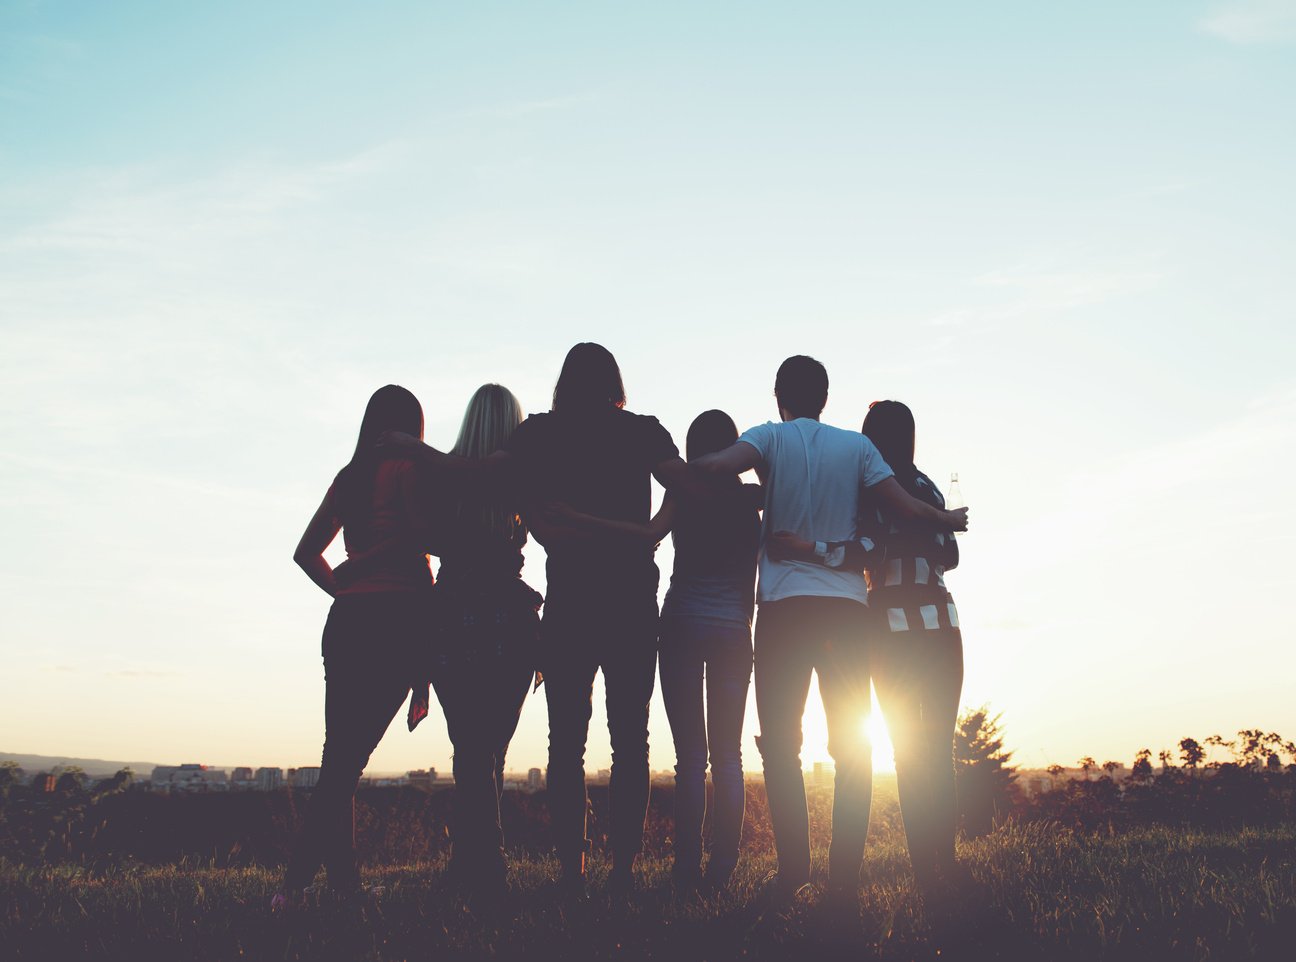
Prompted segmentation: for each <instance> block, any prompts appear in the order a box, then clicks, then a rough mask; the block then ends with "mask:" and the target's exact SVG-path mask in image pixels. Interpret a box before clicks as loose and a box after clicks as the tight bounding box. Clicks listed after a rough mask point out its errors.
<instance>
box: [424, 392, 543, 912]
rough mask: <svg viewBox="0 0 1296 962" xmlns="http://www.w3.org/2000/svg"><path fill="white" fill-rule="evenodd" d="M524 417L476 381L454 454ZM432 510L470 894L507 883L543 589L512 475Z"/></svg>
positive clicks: (461, 851) (460, 848)
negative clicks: (516, 769) (508, 837)
mask: <svg viewBox="0 0 1296 962" xmlns="http://www.w3.org/2000/svg"><path fill="white" fill-rule="evenodd" d="M521 423H522V406H521V405H520V404H519V403H518V400H517V398H516V397H514V396H513V394H512V393H511V392H510V391H509V390H508V389H507V388H504V387H501V386H500V385H498V384H485V385H482V386H481V387H480V388H478V389H477V391H476V393H474V394H473V396H472V400H471V401H469V403H468V410H467V412H466V413H465V414H464V420H463V426H462V428H460V431H459V439H458V441H456V442H455V446H454V448H453V450H452V452H451V453H452V454H456V455H459V456H460V457H465V458H485V457H489V456H490V455H491V454H494V453H495V452H496V451H498V450H500V449H501V448H503V446H504V443H505V442H506V441H507V440H508V439H509V437H510V436H511V435H512V434H513V432H514V431H515V430H516V429H517V426H518V425H519V424H521ZM461 487H462V488H463V490H462V491H461V492H460V494H459V495H458V496H457V497H452V498H447V499H445V500H444V501H443V502H442V503H441V505H440V510H438V511H436V512H435V514H434V529H435V531H436V532H437V539H436V540H437V544H438V546H439V548H440V551H439V553H440V556H441V568H440V571H439V572H438V578H437V587H436V592H435V596H436V605H435V610H436V625H437V641H436V643H435V645H434V655H433V661H432V685H433V687H434V688H435V689H436V694H437V698H438V699H439V700H440V702H441V708H442V710H443V711H444V712H445V718H446V727H447V729H448V731H449V735H450V741H451V743H452V744H453V745H454V779H455V798H454V812H453V820H452V826H451V827H452V834H451V841H452V843H453V847H452V854H451V857H450V874H451V876H452V877H453V878H454V879H455V880H456V881H457V882H458V883H459V884H460V885H461V886H462V887H463V888H464V890H465V891H466V892H467V893H468V894H469V895H471V896H476V897H479V898H486V899H492V898H498V897H499V896H501V895H502V894H504V892H505V891H506V880H505V876H506V869H505V864H504V848H503V844H504V836H503V833H502V831H501V830H500V816H499V797H500V792H501V791H502V789H503V785H504V781H503V779H504V755H505V752H506V751H507V750H508V744H509V741H510V740H511V739H512V737H513V732H514V731H515V730H516V729H517V724H518V715H519V714H520V713H521V711H522V703H523V701H525V700H526V696H527V689H528V688H530V686H531V682H532V680H533V679H534V677H535V658H536V645H537V642H538V638H539V632H540V617H539V615H538V614H537V612H538V610H539V608H540V604H541V602H542V600H543V599H542V598H541V597H540V595H539V593H538V592H536V591H534V590H533V589H532V588H530V587H529V586H528V585H527V583H526V582H525V581H523V580H522V546H523V545H525V544H526V540H527V531H526V528H525V527H524V526H523V524H522V519H521V518H520V517H519V514H518V503H517V498H516V496H513V495H512V494H511V492H510V491H509V490H508V486H502V485H496V486H495V488H497V489H498V490H492V488H491V486H490V485H489V484H488V485H481V484H478V485H476V486H475V487H474V488H473V489H471V490H469V489H468V487H467V486H466V485H461Z"/></svg>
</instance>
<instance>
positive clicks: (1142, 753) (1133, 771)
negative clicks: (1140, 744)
mask: <svg viewBox="0 0 1296 962" xmlns="http://www.w3.org/2000/svg"><path fill="white" fill-rule="evenodd" d="M1151 777H1152V749H1150V748H1140V749H1139V750H1138V754H1136V755H1135V756H1134V765H1133V767H1131V768H1130V778H1132V779H1134V780H1135V781H1139V782H1146V781H1148V780H1149V779H1150V778H1151Z"/></svg>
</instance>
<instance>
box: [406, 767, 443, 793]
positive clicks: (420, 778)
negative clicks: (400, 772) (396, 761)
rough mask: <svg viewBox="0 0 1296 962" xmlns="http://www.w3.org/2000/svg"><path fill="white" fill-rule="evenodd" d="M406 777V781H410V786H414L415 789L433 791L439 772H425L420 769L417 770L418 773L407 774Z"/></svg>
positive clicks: (432, 769)
mask: <svg viewBox="0 0 1296 962" xmlns="http://www.w3.org/2000/svg"><path fill="white" fill-rule="evenodd" d="M405 777H406V779H408V780H409V784H410V785H412V786H413V787H414V788H421V789H424V790H425V791H426V790H428V789H431V788H432V786H433V785H434V784H435V783H436V780H437V770H436V769H435V768H429V769H427V770H426V771H424V770H423V769H421V768H420V769H417V770H416V771H412V772H406V773H405Z"/></svg>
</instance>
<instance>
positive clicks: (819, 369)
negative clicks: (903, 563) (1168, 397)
mask: <svg viewBox="0 0 1296 962" xmlns="http://www.w3.org/2000/svg"><path fill="white" fill-rule="evenodd" d="M774 394H775V397H776V399H777V401H778V407H779V415H780V418H781V421H780V422H779V423H773V422H771V423H767V424H763V425H759V426H757V427H755V428H752V429H750V430H749V431H747V432H745V433H744V434H743V435H742V437H741V438H740V439H739V441H738V443H737V444H735V445H733V446H731V447H729V448H727V449H725V450H724V451H721V452H719V453H717V454H713V455H709V456H707V457H705V458H700V459H698V460H697V461H694V462H692V464H693V465H694V466H695V467H696V468H697V469H699V470H703V471H708V472H716V473H727V474H737V473H740V472H742V471H745V470H747V469H749V468H755V469H756V470H757V473H758V474H759V475H760V476H761V478H762V481H763V482H764V485H765V515H764V519H763V525H762V552H761V558H760V565H759V573H760V580H759V588H758V592H757V598H758V601H759V604H760V616H759V618H758V619H757V621H756V637H755V675H756V711H757V716H758V719H759V722H760V735H759V736H758V738H757V746H758V747H759V749H760V752H761V759H762V761H763V763H764V769H765V788H766V792H767V795H768V799H769V808H770V820H771V822H772V825H773V828H774V841H775V846H776V848H777V850H778V863H779V867H778V873H777V875H776V876H775V877H773V878H772V879H771V880H770V885H771V889H772V893H773V895H774V896H775V897H776V898H790V897H791V896H792V895H793V894H795V892H796V891H797V890H798V889H799V888H801V886H803V885H805V884H806V883H807V882H808V881H809V879H810V834H809V815H808V811H807V807H806V798H805V783H804V778H803V777H802V772H801V742H802V729H801V718H802V715H803V714H804V712H805V702H806V696H807V695H808V693H809V688H810V678H811V673H812V672H814V673H817V674H818V676H819V692H820V695H821V697H822V699H823V704H824V711H825V714H826V715H827V720H828V752H829V754H830V755H831V756H832V758H833V761H834V763H835V766H836V777H835V781H834V793H833V816H832V844H831V847H830V849H829V853H828V873H829V879H828V882H829V888H830V891H831V892H832V894H833V895H835V896H840V897H844V896H850V897H851V898H854V897H855V896H856V893H857V891H858V885H859V871H860V866H861V864H862V862H863V856H864V840H865V837H866V835H867V834H868V817H869V806H870V802H871V794H872V775H873V769H872V747H871V745H870V744H869V742H868V737H867V734H866V732H865V725H866V722H867V719H868V714H869V702H870V698H869V651H868V647H867V643H866V632H867V620H866V619H867V608H866V605H867V601H868V597H867V588H866V585H865V581H864V576H863V575H862V574H861V573H860V572H859V571H853V570H849V569H847V568H843V567H841V561H842V558H825V559H824V560H828V561H835V562H836V564H823V563H820V562H819V561H809V560H800V559H794V558H790V557H786V556H784V555H783V554H782V553H781V552H780V551H779V550H777V549H778V542H776V541H775V539H774V538H773V537H772V536H773V533H774V532H776V531H784V532H788V533H791V534H794V535H796V536H797V537H799V538H801V539H813V540H814V541H818V542H819V543H820V545H823V543H824V542H827V541H842V542H845V541H853V540H855V539H856V537H857V528H858V520H859V518H860V515H861V511H862V507H863V492H864V491H865V490H866V489H867V490H868V491H870V492H872V494H873V495H874V497H876V498H877V499H878V502H879V503H881V504H883V505H885V506H887V507H888V508H890V509H891V510H892V511H894V512H895V514H896V515H897V516H901V517H906V518H907V517H923V518H927V519H929V520H931V521H932V522H935V523H941V524H944V525H945V526H946V527H950V528H953V527H959V528H961V527H963V526H964V523H965V522H964V519H963V516H962V514H955V513H949V512H944V511H938V510H937V509H935V508H933V507H931V506H929V505H927V504H924V503H922V502H920V501H917V500H915V499H914V498H912V497H910V496H909V495H908V494H906V493H905V492H904V490H903V489H902V488H901V487H900V486H899V484H897V483H896V482H895V480H894V479H893V477H892V473H893V472H892V471H891V469H890V467H888V466H887V464H886V462H885V461H884V460H883V459H882V456H881V455H880V454H879V453H878V451H877V449H876V447H874V445H873V443H872V442H871V441H869V440H868V439H867V438H865V437H863V436H862V435H860V434H856V433H854V432H850V431H843V430H841V429H839V428H833V427H829V426H827V425H824V424H821V423H819V415H820V413H821V412H822V410H823V408H824V405H825V404H826V402H827V399H828V375H827V372H826V371H825V370H824V367H823V365H822V364H820V363H819V362H818V361H816V360H814V359H813V358H809V357H805V356H796V357H791V358H788V359H787V360H786V361H784V362H783V364H782V365H781V366H780V367H779V370H778V375H777V377H776V378H775V382H774ZM772 547H773V548H774V549H775V550H773V551H772V550H771V548H772ZM816 547H819V546H816ZM826 554H827V552H826V551H825V555H826ZM839 554H841V555H843V556H844V552H840V553H839Z"/></svg>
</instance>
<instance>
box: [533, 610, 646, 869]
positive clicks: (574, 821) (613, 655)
mask: <svg viewBox="0 0 1296 962" xmlns="http://www.w3.org/2000/svg"><path fill="white" fill-rule="evenodd" d="M541 637H542V639H543V640H542V645H541V661H540V669H541V671H542V672H543V673H544V688H545V700H546V702H547V703H548V707H549V771H548V776H547V778H548V784H547V790H546V795H547V798H548V803H549V817H550V823H551V825H552V826H553V835H554V846H555V848H556V849H557V851H558V859H559V861H560V863H561V864H562V868H563V872H564V874H566V875H568V876H572V875H575V874H578V873H580V872H582V871H583V865H584V855H585V853H586V852H587V851H588V849H589V842H588V840H587V839H586V838H585V813H586V808H587V806H588V797H587V796H586V794H585V743H586V740H587V739H588V737H589V722H590V715H591V714H592V712H593V694H594V676H595V675H596V674H598V672H599V670H600V669H602V671H603V685H604V689H605V692H606V698H607V721H608V733H609V734H610V735H611V736H612V778H611V784H610V786H609V795H610V808H611V831H610V832H609V836H610V841H611V848H612V860H613V867H614V868H616V869H621V870H628V869H629V868H630V867H631V866H632V865H633V863H634V860H635V857H636V856H637V855H638V854H639V851H640V849H642V847H643V830H644V818H645V816H646V815H647V811H648V702H649V701H650V700H651V699H652V693H653V685H654V684H655V682H656V677H655V676H656V672H657V599H656V597H655V596H654V595H650V594H647V593H646V592H644V593H640V594H639V595H637V596H632V597H628V598H627V597H625V595H624V594H621V595H620V596H618V595H617V594H616V593H613V592H608V593H603V594H597V593H594V592H591V593H590V594H582V596H581V597H573V596H572V595H570V594H566V595H559V594H558V593H557V592H556V591H553V590H551V591H550V594H549V597H548V598H547V599H546V600H545V612H544V619H543V621H542V632H541Z"/></svg>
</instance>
